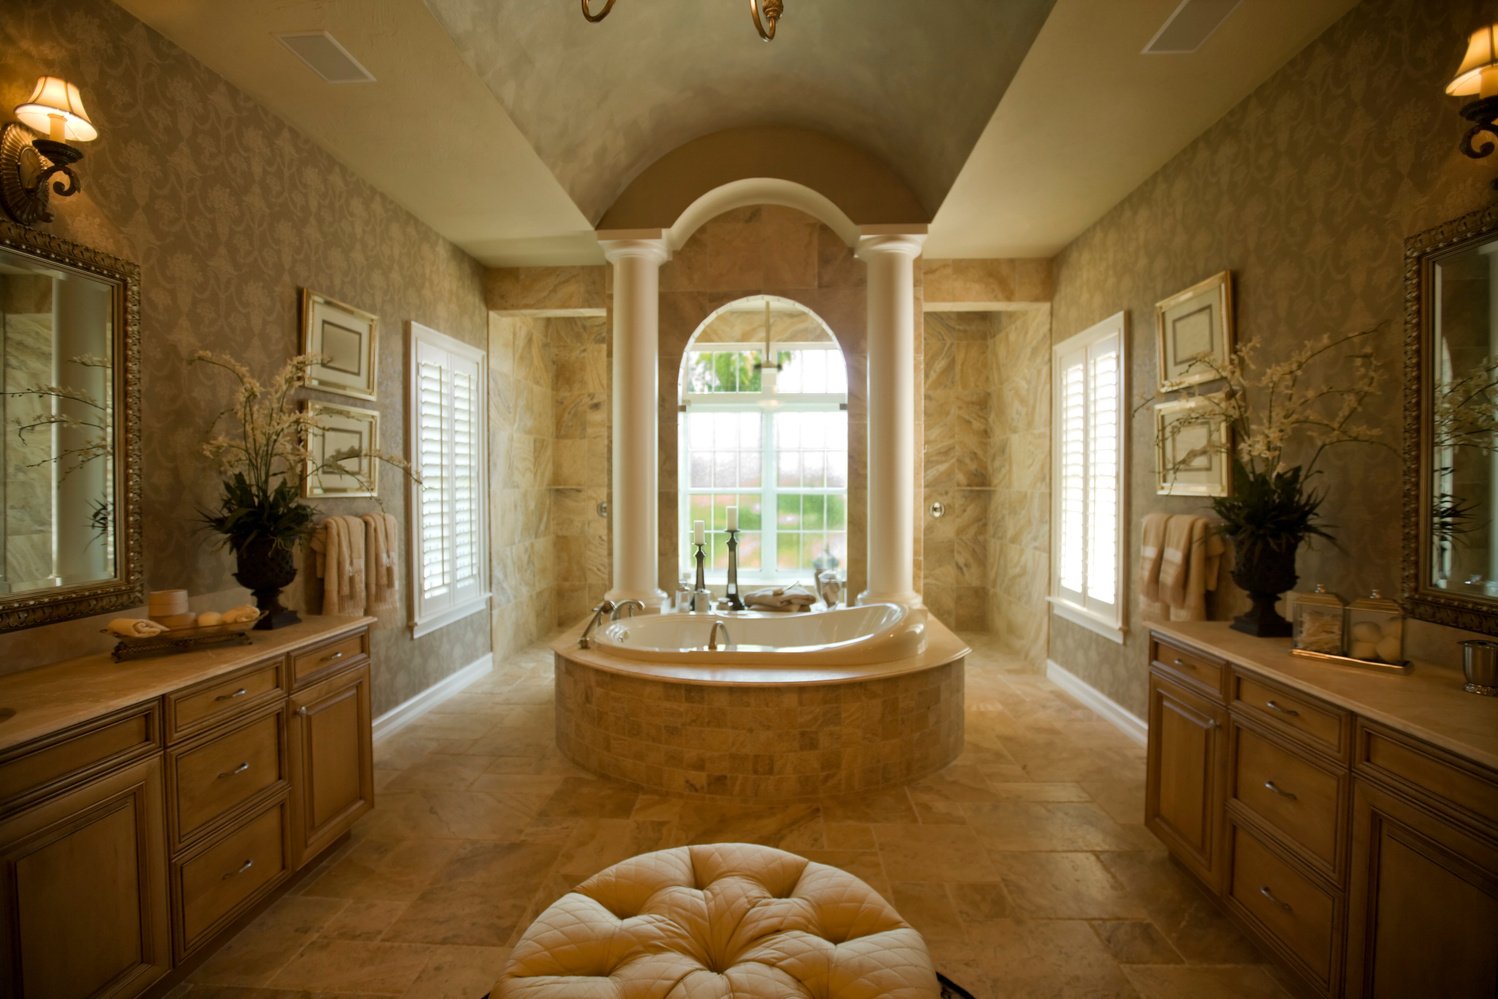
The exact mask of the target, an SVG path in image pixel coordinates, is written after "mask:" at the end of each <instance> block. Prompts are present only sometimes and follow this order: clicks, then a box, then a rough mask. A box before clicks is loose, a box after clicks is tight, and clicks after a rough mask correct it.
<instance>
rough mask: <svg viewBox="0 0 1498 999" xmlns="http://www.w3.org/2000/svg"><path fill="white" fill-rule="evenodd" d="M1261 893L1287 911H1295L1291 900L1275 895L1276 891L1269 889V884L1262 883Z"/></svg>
mask: <svg viewBox="0 0 1498 999" xmlns="http://www.w3.org/2000/svg"><path fill="white" fill-rule="evenodd" d="M1259 894H1260V895H1263V896H1264V897H1265V898H1267V899H1269V901H1271V902H1273V903H1274V904H1275V905H1277V906H1279V907H1280V908H1281V909H1284V910H1285V911H1286V912H1293V911H1295V910H1293V909H1291V908H1290V903H1289V902H1286V901H1284V900H1283V899H1281V898H1277V897H1275V894H1274V892H1272V891H1270V890H1269V886H1268V885H1260V886H1259Z"/></svg>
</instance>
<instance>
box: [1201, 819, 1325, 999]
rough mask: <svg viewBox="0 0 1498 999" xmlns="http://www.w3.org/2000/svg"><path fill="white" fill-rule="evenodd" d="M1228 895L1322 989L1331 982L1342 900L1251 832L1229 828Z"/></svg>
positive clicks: (1238, 828) (1239, 828)
mask: <svg viewBox="0 0 1498 999" xmlns="http://www.w3.org/2000/svg"><path fill="white" fill-rule="evenodd" d="M1232 844H1233V866H1232V874H1231V877H1230V883H1229V886H1228V896H1229V898H1231V899H1232V901H1233V902H1235V903H1236V904H1237V907H1239V908H1240V909H1241V910H1242V911H1244V912H1245V913H1246V914H1247V916H1248V917H1249V921H1250V922H1251V923H1253V924H1255V925H1256V926H1257V928H1259V929H1260V930H1261V931H1262V932H1264V933H1266V934H1267V935H1269V936H1270V937H1272V938H1273V940H1274V941H1275V942H1276V943H1278V944H1279V945H1280V947H1281V948H1282V949H1283V950H1285V951H1287V952H1289V953H1290V954H1292V955H1294V957H1296V958H1298V959H1299V961H1300V963H1302V964H1303V965H1304V966H1305V968H1306V970H1308V971H1309V972H1310V973H1311V976H1312V977H1313V978H1314V979H1315V980H1316V981H1317V982H1318V983H1321V984H1323V985H1326V984H1328V983H1329V982H1330V980H1331V975H1332V969H1333V963H1334V962H1333V952H1334V949H1335V948H1336V946H1337V941H1336V934H1335V933H1334V930H1335V929H1336V927H1337V925H1338V919H1337V916H1338V912H1339V910H1340V908H1341V897H1340V896H1339V895H1338V894H1336V893H1333V892H1330V891H1327V890H1326V889H1325V888H1322V887H1321V886H1320V885H1318V884H1317V883H1316V882H1315V881H1314V880H1312V879H1311V878H1308V877H1306V876H1305V875H1304V874H1302V873H1301V872H1300V871H1298V870H1296V869H1295V868H1294V867H1293V866H1292V865H1291V864H1290V863H1288V862H1287V861H1286V860H1285V859H1284V858H1282V857H1280V856H1279V855H1278V854H1276V853H1275V851H1274V850H1273V849H1272V848H1271V847H1270V846H1268V845H1267V844H1265V843H1262V842H1260V841H1259V839H1258V838H1257V837H1255V836H1254V835H1253V834H1252V833H1249V832H1248V831H1246V830H1244V829H1242V828H1241V827H1237V826H1235V827H1233V838H1232Z"/></svg>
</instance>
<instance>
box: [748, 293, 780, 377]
mask: <svg viewBox="0 0 1498 999" xmlns="http://www.w3.org/2000/svg"><path fill="white" fill-rule="evenodd" d="M774 356H775V354H774V343H773V339H772V337H771V335H770V300H769V299H768V298H766V299H765V356H764V359H763V360H761V361H759V362H758V363H756V364H755V365H754V370H755V371H765V370H767V369H768V370H770V371H779V370H781V367H782V366H781V363H780V362H779V361H776V362H775V363H774V364H771V363H770V358H772V357H774Z"/></svg>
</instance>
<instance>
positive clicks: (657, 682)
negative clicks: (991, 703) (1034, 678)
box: [552, 604, 968, 800]
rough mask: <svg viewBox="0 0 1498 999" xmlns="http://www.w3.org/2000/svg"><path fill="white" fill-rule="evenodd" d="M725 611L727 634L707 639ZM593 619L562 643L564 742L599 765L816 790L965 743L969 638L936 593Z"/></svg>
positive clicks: (853, 783) (952, 754)
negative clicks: (900, 599)
mask: <svg viewBox="0 0 1498 999" xmlns="http://www.w3.org/2000/svg"><path fill="white" fill-rule="evenodd" d="M715 624H722V625H723V626H724V627H726V628H727V629H728V645H727V647H726V648H720V649H708V648H707V645H708V636H709V633H710V632H711V631H712V630H713V627H714V625H715ZM582 630H583V625H582V624H581V623H579V624H578V625H577V626H576V627H573V628H571V629H569V630H567V631H566V632H563V634H562V635H561V636H560V637H559V638H558V639H557V640H556V641H555V642H554V643H553V644H552V650H553V651H554V652H555V653H556V658H555V665H556V734H557V747H558V748H559V749H560V750H561V751H562V755H563V756H565V757H567V759H569V760H571V761H572V762H573V763H576V764H578V765H579V766H581V767H583V768H585V769H587V770H591V771H593V772H594V773H597V774H602V775H605V776H608V777H616V778H621V779H623V780H627V781H632V782H634V783H635V784H639V785H642V786H644V787H647V788H650V789H652V790H657V791H666V792H670V793H686V794H708V795H724V796H730V797H735V798H741V799H762V800H803V799H808V798H816V797H820V796H823V795H838V794H849V793H855V792H862V791H868V790H871V789H873V788H878V787H888V786H891V785H898V784H904V783H908V782H910V781H913V780H919V779H920V778H921V777H924V776H925V775H927V774H930V773H932V772H934V771H936V770H939V769H941V768H942V767H944V766H946V765H947V764H948V763H950V762H952V760H953V759H955V758H956V757H957V754H958V753H960V752H961V751H962V745H963V696H962V691H963V667H964V662H965V659H966V657H967V653H968V649H967V646H966V645H965V644H964V643H963V641H962V640H961V639H960V638H958V637H957V636H956V635H954V634H952V633H951V632H950V631H948V630H947V629H946V628H945V627H943V626H942V624H941V622H940V621H937V620H936V619H934V618H931V617H929V616H928V615H927V613H926V611H925V610H924V609H923V608H916V609H913V610H908V609H906V608H904V607H900V606H898V605H895V604H870V605H867V606H863V607H850V608H846V609H841V610H833V611H822V612H819V613H805V614H770V613H756V612H739V613H724V614H714V613H706V614H703V613H698V614H684V613H683V614H641V615H638V616H636V617H632V618H626V619H624V620H622V621H615V622H611V623H609V624H607V625H605V626H603V627H601V628H599V629H598V630H596V631H595V632H594V633H593V635H592V645H591V647H589V648H580V647H579V646H578V639H579V637H580V636H581V633H582ZM722 641H723V639H722V635H721V631H720V633H719V642H720V643H721V642H722Z"/></svg>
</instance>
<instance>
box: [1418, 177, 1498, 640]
mask: <svg viewBox="0 0 1498 999" xmlns="http://www.w3.org/2000/svg"><path fill="white" fill-rule="evenodd" d="M1490 239H1498V207H1493V208H1484V209H1480V210H1479V211H1475V212H1472V213H1470V214H1468V215H1463V216H1462V217H1461V218H1457V219H1453V220H1451V221H1450V222H1446V223H1443V224H1441V225H1438V226H1436V227H1435V228H1433V229H1427V230H1426V231H1425V232H1422V233H1417V234H1416V235H1414V236H1411V237H1409V238H1408V239H1406V240H1405V241H1404V563H1403V572H1402V581H1403V590H1404V604H1405V611H1406V612H1407V613H1409V614H1410V615H1411V616H1412V617H1416V618H1419V619H1421V620H1423V621H1432V622H1434V623H1436V624H1443V625H1447V626H1449V627H1452V628H1462V629H1465V630H1467V631H1478V632H1484V633H1487V634H1498V599H1494V600H1482V599H1478V598H1474V597H1468V596H1462V595H1459V594H1454V593H1449V592H1447V591H1444V590H1438V589H1435V588H1433V587H1431V586H1428V585H1426V582H1425V581H1426V580H1428V579H1429V578H1430V557H1431V556H1430V551H1431V546H1430V538H1429V535H1428V532H1427V531H1426V530H1425V527H1426V526H1427V525H1428V524H1429V523H1430V516H1431V513H1430V511H1431V496H1430V483H1431V478H1432V470H1431V452H1432V447H1431V445H1430V440H1431V436H1430V427H1431V422H1432V418H1431V394H1432V393H1431V379H1430V377H1429V376H1430V371H1431V366H1430V365H1431V348H1432V345H1433V335H1432V331H1431V320H1432V303H1431V301H1430V298H1429V296H1428V295H1427V294H1426V290H1427V289H1428V288H1429V287H1430V286H1431V278H1432V275H1433V273H1434V267H1435V264H1436V263H1437V262H1438V261H1439V260H1440V259H1441V258H1443V257H1445V256H1447V255H1449V254H1451V253H1454V252H1456V251H1459V250H1461V249H1463V248H1465V247H1467V246H1470V245H1472V244H1474V243H1478V242H1482V241H1484V240H1490Z"/></svg>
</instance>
